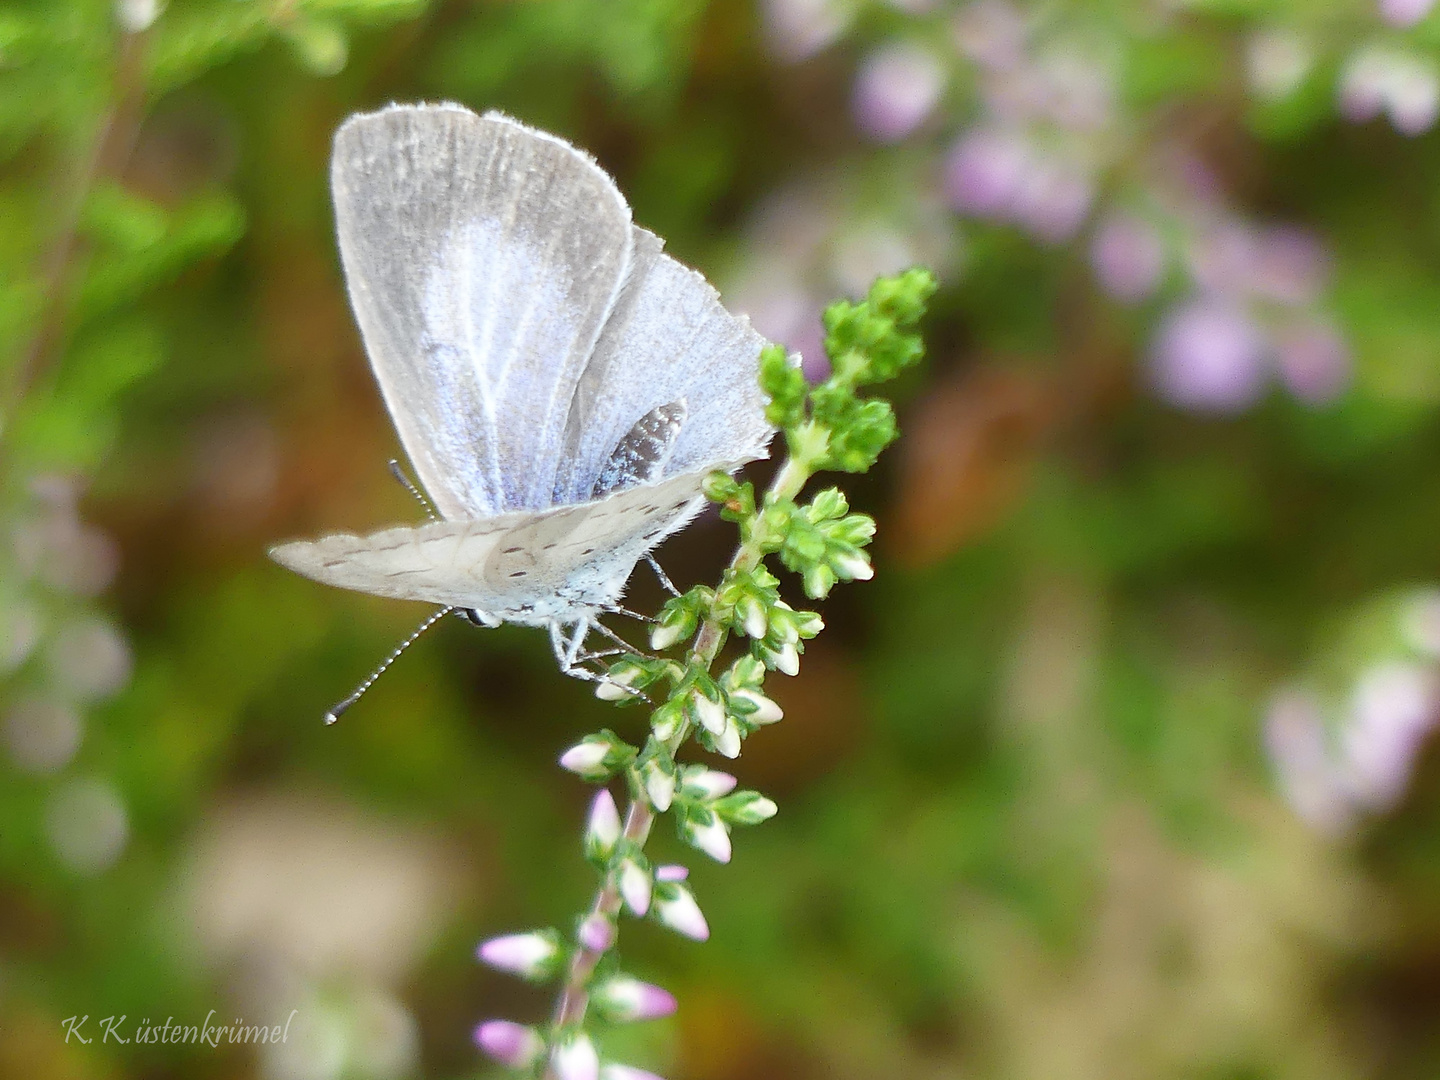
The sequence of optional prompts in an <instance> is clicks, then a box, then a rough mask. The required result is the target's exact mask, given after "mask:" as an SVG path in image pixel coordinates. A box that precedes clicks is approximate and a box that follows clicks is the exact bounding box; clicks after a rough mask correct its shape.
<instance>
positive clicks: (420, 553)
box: [270, 465, 726, 622]
mask: <svg viewBox="0 0 1440 1080" xmlns="http://www.w3.org/2000/svg"><path fill="white" fill-rule="evenodd" d="M720 467H721V468H724V467H726V466H725V465H721V466H720ZM708 473H709V470H708V469H707V470H701V471H697V472H693V473H687V474H683V475H681V476H674V477H671V478H669V479H668V480H664V481H662V482H660V483H658V484H642V485H640V486H638V487H632V488H628V489H626V490H625V491H621V492H617V493H616V494H613V495H610V496H608V497H606V498H603V499H598V500H595V501H593V502H588V503H582V504H580V505H576V506H562V507H556V508H554V509H551V510H547V511H542V512H539V513H532V512H528V511H520V512H515V513H509V514H502V515H500V516H498V517H494V518H489V519H485V520H479V521H434V522H430V523H428V524H424V525H417V526H403V527H397V528H391V529H384V530H381V531H380V532H375V533H370V534H368V535H365V536H355V535H352V534H349V533H338V534H335V535H333V536H326V537H322V538H321V539H319V540H297V541H293V542H291V543H288V544H281V545H278V546H277V547H274V548H272V549H271V552H270V554H271V557H272V558H274V559H275V561H276V562H278V563H280V564H281V565H282V566H286V567H288V568H289V569H291V570H294V571H296V572H297V573H300V574H303V575H304V576H306V577H308V578H312V579H314V580H315V581H320V582H323V583H325V584H327V585H336V586H339V587H340V588H345V589H354V590H356V591H359V592H366V593H372V594H374V595H376V596H386V597H391V598H395V599H404V600H425V601H429V602H431V603H437V604H452V605H454V606H456V607H462V608H477V609H479V610H481V611H485V612H489V613H491V614H495V615H499V616H500V617H502V618H505V619H507V620H509V621H512V622H527V621H535V622H545V621H549V620H550V619H554V618H559V619H562V620H567V619H569V618H573V617H575V615H577V614H579V613H581V612H583V611H585V610H594V609H596V608H600V607H604V606H605V605H607V604H610V603H614V602H615V601H616V600H617V599H618V598H619V596H620V593H621V592H622V591H623V589H624V585H625V580H626V578H628V577H629V574H630V570H631V569H632V568H633V566H634V565H635V562H636V560H637V559H639V558H640V557H641V556H642V555H644V554H645V552H646V551H648V550H650V548H652V547H654V546H655V545H656V544H658V543H659V542H660V541H661V540H663V539H664V538H665V537H666V536H668V535H669V534H670V533H672V532H674V531H675V530H676V529H678V528H680V527H682V526H683V525H684V524H685V523H686V522H687V521H689V519H690V518H691V517H693V516H694V514H695V512H696V511H698V510H699V508H700V506H701V505H702V503H703V497H702V496H701V495H700V486H701V484H702V483H703V481H704V479H705V477H706V475H708Z"/></svg>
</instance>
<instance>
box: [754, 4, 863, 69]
mask: <svg viewBox="0 0 1440 1080" xmlns="http://www.w3.org/2000/svg"><path fill="white" fill-rule="evenodd" d="M850 15H851V10H850V6H849V5H848V4H846V3H844V0H765V3H764V7H763V8H762V11H761V21H762V23H763V27H764V33H765V38H766V41H767V42H768V44H769V46H770V51H771V52H773V53H774V54H775V55H776V56H777V57H779V58H780V59H781V60H784V61H786V62H787V63H792V64H794V63H799V62H800V61H801V60H808V59H809V58H810V57H812V56H814V55H815V54H816V53H818V52H820V51H821V50H823V49H824V48H825V47H826V46H828V45H829V44H830V43H831V42H832V41H834V40H835V39H836V38H837V37H839V36H840V35H841V33H843V32H844V30H845V27H846V26H847V25H848V24H849V22H850Z"/></svg>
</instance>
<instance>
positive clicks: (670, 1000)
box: [594, 975, 675, 1023]
mask: <svg viewBox="0 0 1440 1080" xmlns="http://www.w3.org/2000/svg"><path fill="white" fill-rule="evenodd" d="M594 996H595V1001H596V1003H597V1004H598V1005H599V1006H600V1007H601V1008H602V1009H603V1010H604V1011H605V1013H606V1015H608V1016H609V1017H610V1018H611V1019H612V1020H615V1021H617V1022H619V1023H630V1022H632V1021H636V1020H658V1019H660V1017H662V1016H669V1015H671V1014H672V1013H673V1012H674V1011H675V998H674V997H673V996H672V995H671V994H670V992H669V991H668V990H664V989H662V988H661V987H658V986H654V985H652V984H651V983H647V982H641V981H640V980H639V979H632V978H631V977H630V976H628V975H616V976H614V977H613V978H610V979H607V980H605V982H604V983H602V984H601V985H600V986H599V987H598V988H597V989H596V990H595V991H594Z"/></svg>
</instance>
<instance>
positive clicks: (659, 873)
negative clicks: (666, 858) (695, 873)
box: [655, 863, 690, 881]
mask: <svg viewBox="0 0 1440 1080" xmlns="http://www.w3.org/2000/svg"><path fill="white" fill-rule="evenodd" d="M689 876H690V871H689V870H687V869H686V868H685V867H683V866H676V865H675V864H674V863H671V864H669V865H666V866H657V867H656V868H655V880H656V881H684V880H685V879H686V878H688V877H689Z"/></svg>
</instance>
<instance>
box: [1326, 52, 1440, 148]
mask: <svg viewBox="0 0 1440 1080" xmlns="http://www.w3.org/2000/svg"><path fill="white" fill-rule="evenodd" d="M1339 93H1340V111H1341V113H1342V114H1344V116H1345V117H1346V119H1348V120H1351V121H1354V122H1356V123H1363V122H1365V121H1367V120H1373V119H1375V118H1376V117H1378V116H1379V115H1380V114H1381V113H1382V112H1383V113H1387V114H1388V115H1389V117H1390V123H1391V124H1392V125H1393V126H1394V127H1395V130H1397V131H1399V132H1400V133H1401V134H1402V135H1412V136H1413V135H1420V134H1422V133H1424V132H1426V131H1429V130H1430V128H1431V127H1433V126H1434V124H1435V120H1436V117H1437V115H1440V73H1437V71H1436V68H1435V65H1434V63H1433V62H1431V61H1430V60H1429V59H1428V58H1425V57H1421V56H1417V55H1414V54H1412V53H1408V52H1400V51H1398V50H1395V49H1390V48H1386V47H1384V46H1371V47H1369V48H1366V49H1362V50H1360V51H1359V52H1357V53H1355V54H1354V55H1352V56H1351V57H1350V59H1349V61H1348V62H1347V63H1346V65H1345V68H1344V70H1343V71H1342V72H1341V75H1340V89H1339Z"/></svg>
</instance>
